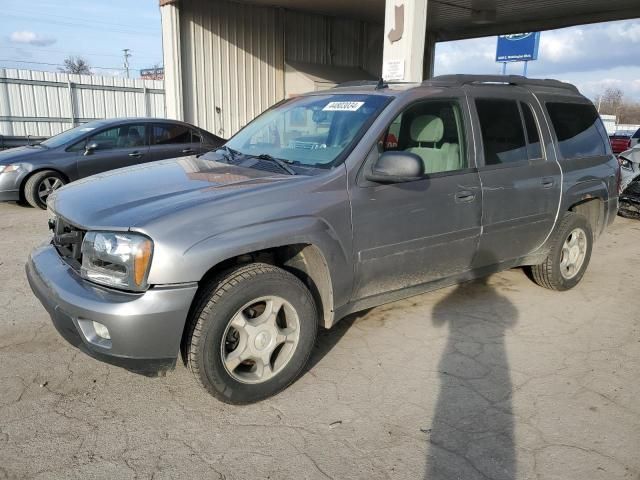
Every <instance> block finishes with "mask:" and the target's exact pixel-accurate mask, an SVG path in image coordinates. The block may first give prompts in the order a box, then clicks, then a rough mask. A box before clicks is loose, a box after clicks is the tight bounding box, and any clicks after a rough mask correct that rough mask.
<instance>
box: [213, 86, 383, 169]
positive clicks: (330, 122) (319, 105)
mask: <svg viewBox="0 0 640 480" xmlns="http://www.w3.org/2000/svg"><path fill="white" fill-rule="evenodd" d="M388 101H389V97H386V96H382V95H353V94H329V95H312V96H308V97H298V98H293V99H291V100H288V101H286V102H284V103H282V104H280V105H278V106H277V107H274V108H272V109H271V110H268V111H267V112H265V113H264V114H262V115H260V116H259V117H258V118H256V119H255V120H254V121H253V122H251V123H250V124H249V125H247V126H246V127H245V128H244V129H242V130H240V132H238V133H237V134H236V135H235V136H234V137H233V138H232V139H231V140H229V141H228V142H227V144H226V145H227V146H228V147H229V148H231V149H233V150H235V151H237V152H240V153H241V154H244V155H270V156H272V157H275V158H277V159H281V160H284V161H285V162H287V163H291V164H294V165H296V164H298V165H303V166H311V167H322V168H328V167H330V166H331V165H332V164H333V163H334V162H335V161H336V160H337V159H338V158H339V157H340V156H341V155H342V154H343V153H345V152H347V151H348V149H349V147H350V146H351V144H352V142H353V141H354V140H355V139H356V136H358V134H359V132H360V130H361V129H362V127H363V125H365V123H367V122H368V121H370V120H373V119H374V118H375V117H376V115H377V114H378V113H379V112H380V110H382V108H383V107H384V106H385V105H386V104H387V102H388Z"/></svg>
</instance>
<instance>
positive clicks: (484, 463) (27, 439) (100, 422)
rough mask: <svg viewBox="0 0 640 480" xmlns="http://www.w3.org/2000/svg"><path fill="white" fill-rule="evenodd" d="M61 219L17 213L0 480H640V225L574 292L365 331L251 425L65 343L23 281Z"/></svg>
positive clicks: (600, 257) (2, 331)
mask: <svg viewBox="0 0 640 480" xmlns="http://www.w3.org/2000/svg"><path fill="white" fill-rule="evenodd" d="M46 219H47V214H46V213H45V212H42V211H36V210H34V209H29V208H25V207H21V206H18V205H15V204H0V273H1V274H2V283H0V366H1V367H2V368H1V369H0V479H13V478H36V479H57V478H65V479H68V478H77V479H80V478H82V479H92V478H123V479H128V478H139V479H150V478H154V479H162V478H177V477H182V478H187V477H190V478H209V479H248V478H251V479H289V478H291V479H327V478H328V479H336V480H338V479H396V478H400V479H404V478H406V479H419V478H423V479H434V480H440V479H462V480H475V479H497V480H502V479H508V480H515V479H536V480H542V479H558V480H572V479H576V480H584V479H589V480H599V479H602V480H605V479H606V480H611V479H629V480H638V479H640V402H639V401H638V398H640V382H639V381H638V380H639V379H640V295H638V285H639V282H640V222H637V221H631V220H625V219H621V218H618V219H616V222H615V223H614V225H613V226H612V227H611V228H610V229H609V231H608V233H606V234H605V235H604V236H603V237H601V239H600V240H599V241H598V243H596V245H595V248H594V252H593V256H592V260H591V265H590V267H589V270H588V271H587V274H586V276H585V278H584V279H583V281H582V283H581V284H580V285H578V287H576V288H575V289H573V290H571V291H569V292H564V293H557V292H551V291H547V290H545V289H543V288H540V287H538V286H536V285H535V284H534V283H532V282H531V281H530V280H529V279H528V278H527V277H526V276H525V274H524V273H523V271H522V270H520V269H514V270H510V271H508V272H503V273H500V274H496V275H493V276H492V277H490V278H489V279H488V280H486V281H485V280H482V281H476V282H472V283H468V284H465V285H461V286H457V287H451V288H446V289H443V290H440V291H437V292H433V293H429V294H424V295H421V296H418V297H413V298H410V299H407V300H403V301H399V302H395V303H392V304H388V305H384V306H382V307H378V308H375V309H372V310H370V311H368V312H363V313H361V314H358V315H352V316H350V317H349V318H347V319H345V320H344V321H342V322H341V323H340V324H338V325H337V326H336V327H335V328H334V329H333V330H332V331H328V332H327V331H323V332H321V333H320V338H319V341H318V345H317V347H316V349H315V352H314V355H313V358H312V361H311V364H310V367H309V370H308V371H307V372H306V373H305V374H304V375H303V376H302V377H301V378H300V379H299V380H298V381H297V382H296V383H294V384H293V385H292V386H291V387H289V388H288V389H287V390H285V391H284V392H283V393H281V394H280V395H278V396H276V397H275V398H272V399H269V400H266V401H263V402H261V403H259V404H255V405H249V406H241V407H237V406H229V405H225V404H222V403H220V402H218V401H217V400H215V399H214V398H212V397H210V396H209V395H207V394H206V393H205V392H204V391H202V390H200V389H199V388H198V387H197V385H196V383H195V381H194V380H193V379H192V378H191V374H190V373H189V372H188V371H187V370H186V369H185V368H184V367H183V366H182V365H180V364H179V365H178V367H177V369H176V370H175V371H174V372H170V373H169V374H168V375H167V376H166V377H164V378H157V379H149V378H145V377H141V376H137V375H134V374H130V373H128V372H126V371H124V370H121V369H118V368H117V367H112V366H109V365H105V364H102V363H99V362H97V361H96V360H93V359H91V358H89V357H87V356H85V355H84V354H82V353H79V352H78V351H76V350H74V349H73V348H72V347H71V346H69V345H67V344H66V342H65V341H64V340H63V339H62V338H61V337H60V336H59V335H58V333H57V332H56V331H55V330H54V328H53V326H52V325H51V323H50V320H49V317H48V316H47V314H46V312H45V310H44V309H43V308H42V307H41V305H40V304H39V302H38V301H37V300H36V298H35V297H34V296H33V295H32V294H31V291H30V289H29V286H28V284H27V281H26V278H25V275H24V261H25V259H26V257H27V255H28V252H29V251H30V249H31V248H33V247H34V246H35V245H37V244H39V243H40V242H42V241H43V239H45V238H46V237H47V227H46Z"/></svg>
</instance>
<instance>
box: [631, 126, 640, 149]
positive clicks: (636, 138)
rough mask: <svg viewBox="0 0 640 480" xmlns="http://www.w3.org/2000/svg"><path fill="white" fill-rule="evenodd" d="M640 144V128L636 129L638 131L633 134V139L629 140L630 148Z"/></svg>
mask: <svg viewBox="0 0 640 480" xmlns="http://www.w3.org/2000/svg"><path fill="white" fill-rule="evenodd" d="M638 144H640V128H639V129H638V130H636V133H634V134H633V135H631V141H630V142H629V148H633V147H635V146H637V145H638Z"/></svg>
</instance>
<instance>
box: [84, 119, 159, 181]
mask: <svg viewBox="0 0 640 480" xmlns="http://www.w3.org/2000/svg"><path fill="white" fill-rule="evenodd" d="M91 145H95V146H96V148H95V149H93V150H86V151H85V153H84V155H83V154H81V156H80V157H79V158H78V174H79V176H80V178H82V177H88V176H89V175H95V174H96V173H101V172H105V171H107V170H114V169H116V168H122V167H128V166H131V165H137V164H139V163H143V162H147V161H149V142H148V141H147V132H146V128H145V125H144V124H142V123H140V124H137V123H136V124H125V125H120V126H117V127H112V128H108V129H106V130H102V131H101V132H98V133H96V134H94V135H92V136H90V137H89V138H87V141H86V144H85V148H88V147H89V146H91Z"/></svg>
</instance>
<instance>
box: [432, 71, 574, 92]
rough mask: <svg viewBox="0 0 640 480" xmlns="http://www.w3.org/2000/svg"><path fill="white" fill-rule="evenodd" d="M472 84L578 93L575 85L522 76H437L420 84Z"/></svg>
mask: <svg viewBox="0 0 640 480" xmlns="http://www.w3.org/2000/svg"><path fill="white" fill-rule="evenodd" d="M473 83H502V84H505V83H506V84H509V85H519V86H538V87H553V88H562V89H564V90H570V91H572V92H574V93H579V91H578V89H577V88H576V86H575V85H571V84H570V83H566V82H561V81H560V80H552V79H544V80H543V79H537V78H527V77H523V76H522V75H460V74H458V75H439V76H437V77H433V78H431V79H429V80H425V81H424V82H422V85H425V86H444V85H452V84H453V85H460V86H462V85H469V84H473Z"/></svg>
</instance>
